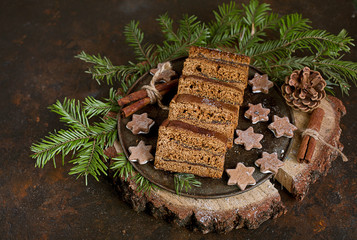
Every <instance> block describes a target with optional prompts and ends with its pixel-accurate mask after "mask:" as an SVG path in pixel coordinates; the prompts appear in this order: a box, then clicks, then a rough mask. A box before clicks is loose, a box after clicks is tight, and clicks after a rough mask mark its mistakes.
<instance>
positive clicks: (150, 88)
mask: <svg viewBox="0 0 357 240" xmlns="http://www.w3.org/2000/svg"><path fill="white" fill-rule="evenodd" d="M171 69H172V66H171V63H170V62H165V63H163V64H162V66H161V67H160V68H159V69H158V70H157V71H156V73H155V74H154V76H153V77H152V79H151V81H150V84H148V85H144V86H143V87H142V89H145V90H146V92H147V94H148V97H149V98H150V103H151V104H154V103H156V102H157V104H158V105H159V107H160V108H161V109H163V110H169V108H168V107H167V106H165V105H163V104H162V102H161V100H162V95H161V94H160V92H159V91H158V90H157V89H156V87H155V84H156V82H157V81H158V80H160V79H159V76H160V74H161V73H163V72H164V71H166V70H171Z"/></svg>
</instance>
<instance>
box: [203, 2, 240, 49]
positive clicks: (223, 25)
mask: <svg viewBox="0 0 357 240" xmlns="http://www.w3.org/2000/svg"><path fill="white" fill-rule="evenodd" d="M241 13H242V10H240V9H239V8H238V7H237V6H236V4H235V2H230V3H229V4H225V3H223V4H222V5H221V6H218V12H217V11H213V15H214V17H215V21H211V22H210V23H209V25H208V28H209V31H210V39H209V42H208V44H209V45H210V46H212V47H218V46H221V45H225V46H231V45H232V44H233V43H234V42H235V41H236V40H237V39H238V38H239V37H240V30H241V25H242V24H241V21H240V20H241V18H242V16H241Z"/></svg>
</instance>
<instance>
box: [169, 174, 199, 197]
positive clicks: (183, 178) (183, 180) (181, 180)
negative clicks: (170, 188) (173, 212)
mask: <svg viewBox="0 0 357 240" xmlns="http://www.w3.org/2000/svg"><path fill="white" fill-rule="evenodd" d="M174 184H175V191H176V194H177V195H180V194H181V192H182V189H183V188H185V191H186V192H188V190H189V189H191V188H192V187H191V186H194V187H201V182H200V181H198V180H197V179H195V175H193V174H188V173H176V174H175V175H174Z"/></svg>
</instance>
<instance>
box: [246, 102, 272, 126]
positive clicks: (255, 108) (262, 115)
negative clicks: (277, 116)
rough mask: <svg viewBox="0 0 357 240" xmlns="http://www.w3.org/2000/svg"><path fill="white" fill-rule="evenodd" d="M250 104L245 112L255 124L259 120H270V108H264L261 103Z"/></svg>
mask: <svg viewBox="0 0 357 240" xmlns="http://www.w3.org/2000/svg"><path fill="white" fill-rule="evenodd" d="M248 106H249V109H248V110H247V111H246V112H245V113H244V117H246V118H248V119H250V120H252V123H253V124H256V123H257V122H266V121H268V120H269V117H268V114H269V113H270V109H269V108H263V106H262V104H261V103H259V104H256V105H254V104H251V103H248Z"/></svg>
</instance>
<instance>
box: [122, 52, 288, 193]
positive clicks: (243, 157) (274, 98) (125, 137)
mask: <svg viewBox="0 0 357 240" xmlns="http://www.w3.org/2000/svg"><path fill="white" fill-rule="evenodd" d="M183 62H184V58H181V59H177V60H174V61H172V66H173V69H174V70H175V71H176V72H177V73H178V74H179V75H180V74H181V72H182V67H183ZM255 72H256V71H255V70H253V69H250V76H252V75H253V74H254V73H255ZM151 78H152V76H151V75H150V74H148V73H146V74H145V75H143V76H142V77H141V78H140V79H138V81H137V82H136V83H135V84H134V85H133V86H132V88H131V89H130V90H129V93H130V92H135V91H137V90H139V89H141V87H142V86H143V85H146V84H148V83H149V82H150V80H151ZM176 92H177V89H173V91H172V92H171V93H168V94H167V95H166V96H165V97H164V99H163V103H164V104H166V105H168V104H169V102H170V100H171V99H172V97H173V96H174V95H175V94H176ZM248 103H253V104H258V103H262V105H263V107H265V108H269V109H270V114H269V119H270V120H269V121H268V122H259V123H257V124H254V125H253V124H252V123H251V121H250V120H248V119H246V118H244V112H245V111H246V110H247V109H248ZM144 112H147V113H148V116H149V117H150V118H151V119H153V120H154V121H155V124H154V126H153V127H152V128H151V130H150V133H149V134H139V135H134V134H132V132H131V131H130V130H128V129H127V128H126V124H127V123H128V122H129V121H131V117H129V118H119V119H118V121H119V122H118V133H119V139H120V143H121V145H122V147H123V150H124V153H125V155H126V157H129V154H128V148H129V147H130V146H136V145H137V144H138V142H139V141H140V140H143V141H144V142H145V144H146V145H148V144H150V145H152V153H153V155H154V154H155V151H156V142H157V136H158V129H159V126H160V125H161V123H162V122H163V121H164V120H165V119H166V118H167V116H168V111H164V110H162V109H160V108H159V107H158V106H157V104H154V105H148V106H146V107H145V108H143V109H142V110H140V111H138V112H137V114H141V113H144ZM273 115H278V116H280V117H283V116H288V117H289V119H290V122H292V123H294V119H293V117H292V112H291V109H290V107H288V106H287V105H286V104H285V100H284V99H283V97H282V96H281V94H280V90H279V88H278V87H276V86H275V87H273V88H271V89H270V91H269V94H264V93H258V94H257V93H256V94H254V93H252V91H251V87H250V86H248V87H247V89H246V90H245V95H244V103H243V105H242V106H241V108H240V111H239V123H238V129H242V130H245V129H247V128H248V127H249V126H253V128H254V132H256V133H261V134H264V138H263V139H262V140H261V144H262V146H263V148H262V149H252V150H250V151H246V150H245V149H244V147H243V146H241V145H236V144H234V146H233V147H232V148H231V149H229V150H228V152H227V154H226V159H225V165H224V168H225V169H230V168H235V166H236V165H237V163H238V162H242V163H244V165H245V166H249V167H255V168H256V170H255V172H254V173H253V177H254V179H255V180H256V182H257V183H256V185H253V186H247V188H246V189H245V190H244V191H241V190H240V189H239V188H238V187H237V186H236V185H234V186H228V185H227V181H228V175H227V173H226V172H224V173H223V177H222V178H221V179H212V178H203V177H198V176H196V179H197V180H199V181H200V182H201V183H202V185H201V187H192V188H191V189H190V190H189V191H188V192H187V193H186V192H185V191H183V192H182V194H181V195H184V196H188V197H194V198H221V197H228V196H233V195H236V194H240V193H243V192H246V191H249V190H251V189H252V188H254V187H256V186H258V185H259V184H261V183H263V182H264V181H266V180H267V179H269V178H270V177H272V174H263V173H261V172H260V171H259V168H258V167H256V166H255V165H254V162H255V161H256V160H257V159H258V158H260V157H261V155H262V152H263V151H265V152H268V153H273V152H276V153H278V157H279V159H282V160H283V161H284V157H285V156H287V153H288V151H289V147H290V146H291V142H292V139H290V138H286V137H281V138H276V137H275V136H274V134H273V133H272V132H271V131H270V130H269V129H268V125H269V124H270V123H271V122H272V120H271V119H272V116H273ZM132 165H133V166H134V168H135V169H136V170H137V171H138V172H139V173H140V174H142V175H143V176H144V177H145V178H147V179H148V180H149V181H151V182H152V183H154V184H156V185H157V186H159V187H160V188H163V189H166V190H168V191H170V192H175V186H174V174H175V173H171V172H167V171H162V170H157V169H155V168H154V163H153V161H152V162H149V163H147V164H144V165H140V164H138V163H132Z"/></svg>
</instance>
